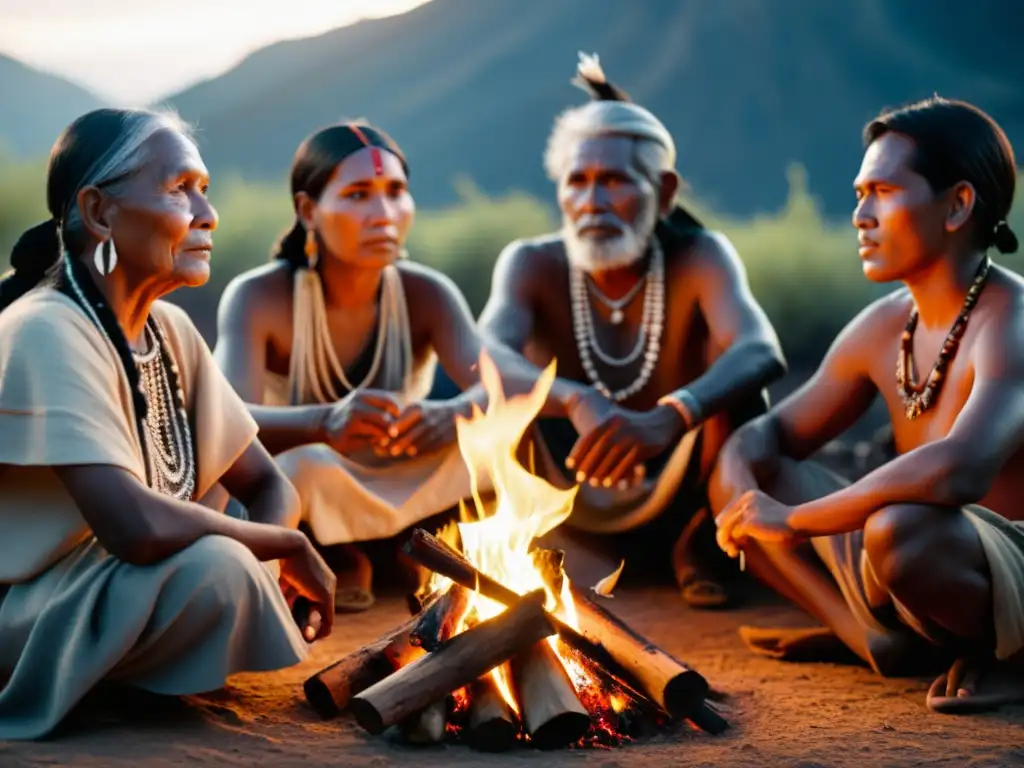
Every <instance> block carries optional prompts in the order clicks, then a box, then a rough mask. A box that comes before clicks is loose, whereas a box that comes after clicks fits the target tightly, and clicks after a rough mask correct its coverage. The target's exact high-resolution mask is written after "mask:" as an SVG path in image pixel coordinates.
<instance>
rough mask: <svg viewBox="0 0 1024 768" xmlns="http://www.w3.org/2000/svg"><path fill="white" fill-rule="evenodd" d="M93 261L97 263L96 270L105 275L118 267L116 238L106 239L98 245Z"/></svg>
mask: <svg viewBox="0 0 1024 768" xmlns="http://www.w3.org/2000/svg"><path fill="white" fill-rule="evenodd" d="M93 263H94V264H95V265H96V271H97V272H99V273H100V274H101V275H103V276H104V277H106V276H107V275H109V274H110V273H111V272H113V271H114V270H115V269H116V268H117V248H115V247H114V238H110V239H109V240H104V241H103V242H102V243H100V244H99V245H97V246H96V251H95V253H94V254H93Z"/></svg>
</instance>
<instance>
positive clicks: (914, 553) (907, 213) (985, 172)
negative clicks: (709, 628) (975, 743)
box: [710, 97, 1024, 712]
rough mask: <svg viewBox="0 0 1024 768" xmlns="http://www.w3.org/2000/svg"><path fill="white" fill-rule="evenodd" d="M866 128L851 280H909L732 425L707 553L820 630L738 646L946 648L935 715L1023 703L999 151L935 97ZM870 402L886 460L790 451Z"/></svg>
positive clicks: (1022, 398)
mask: <svg viewBox="0 0 1024 768" xmlns="http://www.w3.org/2000/svg"><path fill="white" fill-rule="evenodd" d="M864 138H865V145H866V147H867V150H866V152H865V155H864V160H863V164H862V165H861V169H860V172H859V173H858V175H857V178H856V180H855V182H854V189H855V190H856V193H857V201H858V202H857V207H856V210H855V212H854V214H853V224H854V226H855V227H856V228H857V230H858V235H859V237H858V239H859V242H860V257H861V259H862V261H863V268H864V273H865V275H866V276H867V277H868V279H870V280H873V281H876V282H890V281H900V282H902V283H903V284H904V285H905V286H906V287H905V289H902V290H898V291H896V292H895V293H893V294H891V295H889V296H886V297H885V298H883V299H881V300H879V301H877V302H875V303H874V304H872V305H871V306H869V307H868V308H867V309H865V310H864V311H863V312H862V313H861V314H860V315H859V316H858V317H857V318H855V319H854V320H853V321H852V322H851V323H850V325H849V326H847V328H846V329H845V330H844V331H843V332H842V333H841V334H840V336H839V337H838V339H837V340H836V341H835V343H834V344H833V346H832V348H831V350H830V351H829V353H828V355H827V356H826V358H825V360H824V362H823V363H822V365H821V368H820V369H819V370H818V372H817V373H816V374H815V376H814V377H813V378H812V379H811V380H810V381H809V382H808V383H807V384H806V385H804V387H803V388H802V389H800V390H799V391H798V392H796V393H795V394H794V395H792V396H791V397H789V398H788V399H787V400H785V401H784V402H782V403H781V404H780V405H779V406H778V407H776V408H775V409H773V410H772V411H770V412H769V413H768V414H767V415H766V416H763V417H760V418H758V419H756V420H755V421H753V422H751V423H750V424H748V425H746V426H745V427H743V428H742V429H740V430H738V431H737V432H736V434H735V435H733V436H732V438H731V439H730V440H729V442H728V443H727V444H726V447H725V448H724V450H723V452H722V454H721V456H720V460H719V464H718V466H717V468H716V470H715V474H714V476H713V480H712V490H711V494H710V495H711V499H712V506H713V508H714V509H715V510H717V511H720V514H719V515H718V518H717V522H718V526H719V527H718V540H719V543H720V545H721V546H722V547H723V548H724V549H725V550H726V551H727V552H728V553H729V554H731V555H736V554H738V553H739V552H741V551H742V552H743V553H744V555H745V557H746V560H747V562H748V563H749V566H750V568H751V570H752V571H753V572H754V573H755V574H756V575H758V576H760V577H761V578H762V579H763V580H764V581H766V582H767V583H768V584H769V585H771V586H772V587H774V588H775V589H776V590H777V591H778V592H780V593H781V594H783V595H785V596H787V597H789V598H790V599H792V600H793V601H795V602H796V603H798V604H799V605H801V606H802V607H803V608H804V609H805V610H807V611H808V612H809V613H811V614H812V615H813V616H815V617H816V618H817V619H818V620H819V621H821V622H822V623H823V624H825V625H826V627H824V628H821V629H818V630H811V631H807V632H796V633H793V632H790V633H785V632H774V633H773V632H770V631H764V630H746V632H745V635H746V637H745V639H746V640H747V643H748V645H750V646H751V647H752V649H754V650H755V651H758V652H761V653H764V654H767V655H773V656H776V657H779V658H792V659H797V658H808V657H809V656H811V655H814V654H816V653H820V652H821V651H822V649H823V646H824V645H827V644H828V641H829V640H830V639H831V640H833V641H836V643H835V644H838V641H841V642H842V644H844V645H845V646H846V647H847V648H848V649H849V650H851V651H853V652H854V653H856V654H857V655H858V656H859V657H860V658H861V659H863V660H864V661H865V662H867V663H869V664H870V665H871V666H872V667H873V668H874V669H875V670H876V671H878V672H880V673H881V674H884V675H904V674H910V673H912V672H916V671H919V670H918V669H917V667H918V666H919V665H918V664H917V662H920V661H922V660H924V659H932V660H935V661H937V662H938V663H943V664H948V663H949V661H950V660H952V659H954V658H955V659H958V661H956V663H954V664H953V666H952V667H951V668H950V669H949V671H948V672H947V673H946V674H943V675H942V676H941V677H939V678H938V679H937V680H936V681H935V682H934V684H933V685H932V687H931V689H930V691H929V692H928V697H927V703H928V706H929V707H930V708H931V709H933V710H935V711H943V712H966V711H977V710H980V709H984V708H991V707H995V706H999V705H1000V704H1005V703H1009V702H1015V701H1021V700H1024V674H1022V672H1021V666H1020V662H1021V661H1022V658H1021V657H1022V656H1024V653H1022V648H1024V523H1022V522H1021V521H1022V520H1024V507H1022V506H1021V499H1022V498H1024V280H1022V279H1021V278H1020V277H1019V276H1018V275H1016V274H1014V273H1012V272H1010V271H1009V270H1006V269H1004V268H1002V267H1000V266H998V265H995V264H992V263H991V262H990V260H989V257H988V255H987V252H988V250H989V249H990V248H992V247H995V248H996V249H998V250H999V251H1000V252H1002V253H1012V252H1014V251H1016V249H1017V239H1016V237H1015V236H1014V235H1013V233H1012V232H1011V231H1010V229H1009V227H1008V226H1007V224H1006V217H1007V214H1008V213H1009V211H1010V206H1011V204H1012V201H1013V193H1014V185H1015V181H1016V167H1015V164H1014V158H1013V150H1012V148H1011V147H1010V144H1009V142H1008V140H1007V138H1006V136H1005V134H1004V133H1003V132H1002V130H1001V129H1000V128H999V127H998V126H997V125H996V123H995V122H994V121H993V120H992V119H991V118H990V117H989V116H988V115H986V114H984V113H983V112H981V111H980V110H978V109H977V108H975V107H973V106H971V105H969V104H965V103H962V102H957V101H949V100H946V99H941V98H938V97H936V98H932V99H928V100H926V101H923V102H919V103H916V104H913V105H911V106H908V107H905V108H902V109H897V110H894V111H891V112H886V113H883V114H882V115H881V116H879V117H878V118H877V119H876V120H874V121H872V122H871V123H869V124H868V125H867V127H866V128H865V131H864ZM877 395H881V397H882V399H883V400H884V402H885V404H886V406H887V408H888V411H889V415H890V418H891V419H892V424H893V429H894V435H895V442H896V447H897V451H898V453H899V456H898V457H897V458H895V459H894V460H893V461H891V462H889V463H888V464H886V465H884V466H882V467H880V468H879V469H877V470H875V471H873V472H871V473H869V474H867V475H866V476H864V477H863V478H862V479H860V480H858V481H856V482H854V483H852V484H846V483H845V482H842V481H840V480H839V479H838V478H836V477H834V476H832V475H829V474H828V473H827V472H826V471H825V470H824V469H822V468H821V467H818V466H816V465H814V464H812V463H810V462H806V461H803V460H804V459H806V458H807V457H808V456H809V455H811V454H812V453H814V452H815V451H816V450H817V449H818V448H820V447H821V446H822V445H824V444H825V443H826V442H828V441H829V440H831V439H833V438H834V437H836V436H837V435H839V434H840V433H841V432H843V431H844V430H845V429H847V428H848V427H850V426H851V425H852V424H853V423H854V422H855V421H856V420H857V419H858V418H859V417H860V416H861V415H862V414H863V413H864V412H865V411H866V410H867V408H868V406H869V405H870V404H871V402H872V401H873V400H874V398H875V397H876V396H877ZM807 539H809V540H810V545H811V546H810V547H806V546H805V545H798V542H799V541H801V540H807ZM801 547H802V549H803V550H804V551H802V550H801ZM806 550H810V551H806ZM822 564H823V565H824V566H825V569H826V570H827V571H828V573H829V574H830V576H831V578H830V577H829V576H828V575H826V574H825V573H823V572H822V571H821V570H820V569H819V568H818V567H816V566H821V565H822ZM931 651H936V653H932V652H931ZM943 657H945V658H944V659H943Z"/></svg>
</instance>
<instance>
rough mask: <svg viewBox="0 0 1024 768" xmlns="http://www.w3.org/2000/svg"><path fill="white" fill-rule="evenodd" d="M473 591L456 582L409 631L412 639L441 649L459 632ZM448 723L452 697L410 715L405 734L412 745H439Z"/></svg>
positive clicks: (428, 648) (426, 647)
mask: <svg viewBox="0 0 1024 768" xmlns="http://www.w3.org/2000/svg"><path fill="white" fill-rule="evenodd" d="M470 594H471V593H470V591H469V590H468V589H466V588H465V587H461V586H459V585H458V584H453V585H452V586H451V588H450V589H449V590H448V591H447V592H445V593H444V594H443V595H441V597H439V598H437V599H436V600H435V601H434V602H433V604H431V605H430V607H429V608H428V609H427V610H426V611H424V612H423V614H422V617H421V619H420V621H419V622H418V623H417V625H416V627H415V629H413V631H412V632H411V633H410V634H409V639H410V642H411V643H412V644H413V645H414V646H416V647H418V648H422V649H424V650H425V651H430V652H433V651H436V650H438V649H439V648H440V647H441V645H442V644H443V643H445V642H446V641H448V640H450V639H451V638H452V636H453V635H454V634H455V633H456V631H458V628H459V624H460V623H461V622H462V618H463V616H464V615H465V613H466V609H467V608H468V607H469V599H470ZM447 725H448V698H447V697H444V698H442V699H441V700H439V701H435V702H434V703H433V704H431V705H430V706H428V707H426V708H425V709H423V710H422V711H420V712H417V713H416V714H414V715H412V716H410V717H409V718H407V719H406V720H405V721H404V722H403V724H402V735H403V736H404V737H405V740H406V741H408V742H409V743H410V744H439V743H440V742H441V740H442V739H444V733H445V727H446V726H447Z"/></svg>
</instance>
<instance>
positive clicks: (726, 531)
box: [715, 491, 796, 557]
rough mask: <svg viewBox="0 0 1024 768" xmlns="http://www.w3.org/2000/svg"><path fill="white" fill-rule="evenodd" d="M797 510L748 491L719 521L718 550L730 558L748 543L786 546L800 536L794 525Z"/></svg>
mask: <svg viewBox="0 0 1024 768" xmlns="http://www.w3.org/2000/svg"><path fill="white" fill-rule="evenodd" d="M792 513H793V507H789V506H786V505H785V504H783V503H782V502H779V501H776V500H775V499H773V498H772V497H771V496H769V495H768V494H766V493H764V492H763V491H747V492H746V493H744V494H743V495H742V496H740V497H739V498H738V499H736V501H734V502H733V503H732V504H730V505H729V506H728V507H726V508H725V510H724V511H723V512H722V514H720V515H719V516H718V518H717V519H716V521H715V522H716V524H717V525H718V533H717V539H718V546H719V547H721V548H722V549H723V550H724V551H725V553H726V554H728V555H729V557H736V556H737V555H739V552H740V549H742V548H743V545H744V543H745V542H746V541H747V539H756V540H757V541H766V542H770V543H773V544H782V543H786V542H790V541H793V539H795V538H796V535H795V534H794V532H793V528H792V526H791V525H790V516H791V515H792Z"/></svg>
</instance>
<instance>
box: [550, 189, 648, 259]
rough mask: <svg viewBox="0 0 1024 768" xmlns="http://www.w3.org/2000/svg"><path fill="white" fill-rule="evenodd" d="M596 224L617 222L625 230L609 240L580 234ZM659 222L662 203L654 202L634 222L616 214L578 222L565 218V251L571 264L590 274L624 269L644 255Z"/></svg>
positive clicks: (581, 218)
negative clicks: (659, 210) (625, 220)
mask: <svg viewBox="0 0 1024 768" xmlns="http://www.w3.org/2000/svg"><path fill="white" fill-rule="evenodd" d="M595 224H605V225H607V224H612V225H615V226H616V227H618V228H619V229H620V230H621V233H620V234H619V235H617V236H616V237H614V238H611V239H608V240H594V239H591V238H589V237H586V236H581V235H580V230H581V229H583V228H585V227H588V226H591V225H595ZM657 224H658V206H657V204H656V203H655V202H653V201H652V202H650V203H648V204H647V205H645V206H644V209H643V210H642V211H641V212H640V215H639V216H638V217H637V221H636V223H635V224H634V225H629V224H627V223H626V222H624V221H622V220H621V219H619V218H618V217H615V216H612V215H605V216H581V217H580V218H579V220H577V221H575V222H572V221H568V220H565V219H563V223H562V242H564V243H565V254H566V256H567V257H568V259H569V264H570V266H573V267H576V268H577V269H581V270H583V271H584V272H587V273H591V274H592V273H594V272H605V271H608V270H612V269H622V268H623V267H628V266H631V265H632V264H635V263H636V262H637V261H639V260H640V259H641V258H643V255H644V254H645V253H646V252H647V246H648V245H650V242H651V237H653V235H654V228H655V227H656V226H657Z"/></svg>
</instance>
